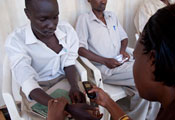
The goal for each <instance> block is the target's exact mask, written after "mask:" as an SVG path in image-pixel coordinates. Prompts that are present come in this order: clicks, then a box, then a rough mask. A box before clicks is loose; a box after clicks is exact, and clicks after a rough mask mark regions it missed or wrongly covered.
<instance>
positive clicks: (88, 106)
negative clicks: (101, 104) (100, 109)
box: [84, 104, 96, 110]
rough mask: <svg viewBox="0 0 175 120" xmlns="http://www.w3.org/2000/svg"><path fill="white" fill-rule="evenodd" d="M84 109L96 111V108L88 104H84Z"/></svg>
mask: <svg viewBox="0 0 175 120" xmlns="http://www.w3.org/2000/svg"><path fill="white" fill-rule="evenodd" d="M84 108H85V109H86V110H96V107H94V106H91V105H88V104H85V105H84Z"/></svg>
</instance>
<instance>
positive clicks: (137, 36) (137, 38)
mask: <svg viewBox="0 0 175 120" xmlns="http://www.w3.org/2000/svg"><path fill="white" fill-rule="evenodd" d="M135 37H136V41H138V40H139V34H138V33H136V34H135Z"/></svg>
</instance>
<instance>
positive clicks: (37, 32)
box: [5, 0, 96, 120]
mask: <svg viewBox="0 0 175 120" xmlns="http://www.w3.org/2000/svg"><path fill="white" fill-rule="evenodd" d="M25 4H26V8H25V13H26V15H27V17H28V19H29V20H30V23H29V24H27V25H26V26H23V27H21V28H18V29H16V30H15V31H14V32H13V33H12V34H10V35H9V37H8V39H7V42H6V45H5V48H6V53H7V55H8V58H9V60H10V67H11V71H12V76H13V80H15V81H16V82H17V83H18V84H19V85H20V87H21V91H22V95H23V94H24V96H22V97H23V102H24V105H26V104H25V98H27V102H30V101H32V100H35V101H36V102H38V103H40V104H43V105H45V106H47V105H48V101H49V100H51V99H53V98H52V97H51V96H49V95H48V94H46V92H45V91H44V89H43V88H42V87H41V86H43V87H44V85H48V84H49V85H50V86H45V87H47V88H49V87H52V86H53V83H54V84H56V83H57V82H59V80H58V78H60V76H61V75H65V76H66V78H67V80H68V83H69V86H70V91H69V96H70V98H71V100H72V102H73V103H83V102H85V97H84V94H83V93H82V92H81V91H80V90H79V87H78V84H77V82H78V81H77V79H78V77H77V71H76V68H75V66H74V65H75V61H76V59H77V57H78V53H77V51H78V48H79V40H78V37H77V34H76V32H75V31H74V29H73V28H72V27H71V26H70V25H69V24H68V23H64V22H59V23H58V15H59V9H58V3H57V0H25ZM53 80H54V82H53ZM55 80H56V81H55ZM40 83H44V84H42V85H41V84H40ZM58 84H59V83H58ZM69 86H67V87H69ZM65 89H67V88H65ZM82 105H83V104H82ZM85 105H86V104H85ZM80 108H81V106H80V105H77V104H74V105H69V104H68V105H67V106H66V108H65V110H66V111H67V112H69V113H70V114H72V116H73V117H75V118H77V117H78V118H79V119H83V120H86V119H87V117H89V118H91V119H94V120H96V119H95V118H94V117H92V116H91V115H89V114H88V113H87V112H86V111H82V109H80ZM58 109H59V108H58ZM79 112H81V116H79ZM33 119H34V118H33ZM39 119H41V118H39Z"/></svg>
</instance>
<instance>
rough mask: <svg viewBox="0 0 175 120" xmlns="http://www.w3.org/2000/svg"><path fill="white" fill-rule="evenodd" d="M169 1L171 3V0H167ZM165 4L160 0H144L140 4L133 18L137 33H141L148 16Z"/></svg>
mask: <svg viewBox="0 0 175 120" xmlns="http://www.w3.org/2000/svg"><path fill="white" fill-rule="evenodd" d="M169 2H170V3H173V0H169ZM165 6H166V4H165V3H164V2H162V1H161V0H144V1H143V3H142V5H141V6H140V7H139V9H138V10H137V11H136V16H135V18H134V23H135V27H136V30H137V33H141V32H142V31H143V29H144V27H145V25H146V23H147V22H148V20H149V18H150V17H151V16H152V15H154V14H155V13H156V12H157V10H159V9H161V8H163V7H165Z"/></svg>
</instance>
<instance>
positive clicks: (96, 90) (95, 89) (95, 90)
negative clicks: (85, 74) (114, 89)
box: [88, 87, 100, 93]
mask: <svg viewBox="0 0 175 120" xmlns="http://www.w3.org/2000/svg"><path fill="white" fill-rule="evenodd" d="M99 91H100V88H97V87H94V88H92V89H91V90H90V91H88V93H93V92H99Z"/></svg>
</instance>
